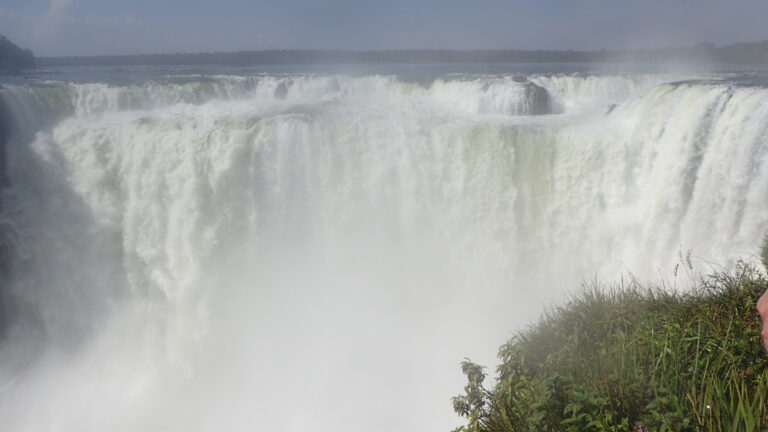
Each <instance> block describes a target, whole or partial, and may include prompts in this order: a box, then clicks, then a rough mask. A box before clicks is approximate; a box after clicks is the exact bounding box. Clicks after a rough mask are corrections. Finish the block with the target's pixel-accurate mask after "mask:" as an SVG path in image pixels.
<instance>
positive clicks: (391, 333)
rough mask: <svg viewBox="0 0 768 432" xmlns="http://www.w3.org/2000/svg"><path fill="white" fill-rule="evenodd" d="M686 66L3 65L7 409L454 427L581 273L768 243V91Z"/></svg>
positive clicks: (50, 421) (714, 258) (12, 426)
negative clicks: (623, 71)
mask: <svg viewBox="0 0 768 432" xmlns="http://www.w3.org/2000/svg"><path fill="white" fill-rule="evenodd" d="M678 78H679V77H668V76H659V75H607V76H598V75H569V74H563V75H530V76H511V75H449V76H445V77H441V78H439V79H436V80H434V81H432V82H430V83H426V84H425V83H416V82H409V81H407V80H404V79H401V78H398V77H395V76H377V75H367V76H347V75H315V74H285V75H281V74H272V75H253V76H198V75H186V76H168V77H163V78H161V79H156V80H148V81H145V82H138V83H128V84H121V85H115V84H105V83H68V82H44V83H38V84H31V85H6V86H4V87H2V89H0V102H2V105H3V106H4V107H5V110H0V115H2V116H3V118H2V119H0V120H2V121H0V138H3V137H6V138H7V140H6V141H7V142H6V143H5V146H4V147H3V148H4V149H5V159H6V169H5V171H4V177H5V178H6V179H7V181H6V182H5V186H4V188H3V191H2V195H1V196H0V202H1V203H2V215H1V218H0V220H1V223H0V228H1V229H2V236H1V237H2V239H3V242H2V244H3V251H2V253H0V256H2V258H3V260H4V261H5V262H4V263H3V264H2V266H0V270H2V273H3V274H2V277H1V278H0V280H2V282H3V286H2V287H1V288H0V290H1V291H0V294H2V295H0V301H1V302H2V306H3V308H2V311H3V313H2V315H1V316H2V318H3V319H2V323H3V328H4V332H3V337H4V339H3V340H2V342H0V424H4V425H6V427H7V428H8V429H7V430H9V431H44V430H57V431H58V430H62V431H103V430H112V431H135V430H173V431H175V430H179V431H198V430H199V431H209V430H217V431H218V430H227V431H241V430H242V431H245V430H255V429H257V428H262V427H263V428H268V429H272V430H291V431H293V430H306V429H309V428H312V429H315V430H354V429H365V430H382V431H384V430H393V429H406V430H434V431H446V430H449V429H451V428H452V427H454V426H455V424H458V421H457V420H455V419H454V417H452V414H451V409H450V403H449V397H450V396H451V395H453V394H457V393H459V392H460V390H461V385H462V384H461V383H462V380H461V378H462V377H461V376H460V374H459V373H458V372H457V371H458V369H457V365H458V363H459V361H460V360H461V359H462V357H463V356H465V355H471V356H472V357H473V358H474V359H479V360H480V361H481V362H483V361H485V362H486V363H490V362H491V361H492V360H491V359H492V358H493V355H494V348H495V347H496V346H497V345H498V344H499V343H501V342H502V341H503V340H504V339H505V338H506V337H507V335H508V334H509V332H510V331H511V330H513V329H514V328H516V327H517V326H521V325H523V324H525V323H526V322H529V321H530V320H531V319H533V318H534V317H535V316H536V314H537V313H538V312H539V311H540V310H541V307H542V305H544V304H547V303H548V302H552V301H557V300H558V299H559V298H560V297H559V296H561V295H562V294H563V293H565V292H567V291H568V290H573V289H578V286H579V283H580V282H581V281H582V280H584V279H591V278H593V277H594V276H595V275H597V277H599V278H600V279H602V280H608V281H610V280H613V279H614V278H618V277H621V276H622V275H625V274H626V273H627V272H630V273H631V274H633V275H635V276H637V277H639V278H641V279H644V280H655V279H656V278H658V277H667V278H674V271H675V267H676V264H677V263H678V262H679V259H680V256H681V255H685V254H687V253H688V251H689V250H690V251H691V253H692V255H694V256H696V257H700V258H699V259H697V260H696V263H697V265H699V266H700V270H701V271H706V270H707V265H708V263H710V262H712V263H719V264H721V265H724V266H733V265H734V264H735V263H736V262H737V260H740V259H746V260H750V259H753V256H752V255H753V254H755V253H756V252H757V248H758V245H759V242H760V239H761V237H762V234H763V233H764V232H765V231H766V230H767V229H768V89H766V88H764V87H760V86H749V85H741V84H739V85H736V84H733V83H729V82H728V81H727V80H688V81H680V80H678ZM4 125H7V127H4ZM6 131H7V132H6Z"/></svg>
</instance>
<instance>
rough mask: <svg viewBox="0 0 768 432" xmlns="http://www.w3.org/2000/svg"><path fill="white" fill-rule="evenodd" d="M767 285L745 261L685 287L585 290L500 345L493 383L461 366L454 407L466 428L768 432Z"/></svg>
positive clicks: (485, 431)
mask: <svg viewBox="0 0 768 432" xmlns="http://www.w3.org/2000/svg"><path fill="white" fill-rule="evenodd" d="M765 249H766V248H765V247H764V249H763V255H766V250H765ZM763 258H766V257H765V256H763ZM766 289H768V281H767V280H766V279H765V276H763V274H762V273H760V272H758V271H757V270H756V269H754V268H752V267H749V266H747V265H743V264H742V265H739V266H738V268H737V269H736V271H734V272H729V273H726V272H721V273H716V274H713V275H711V276H708V277H706V278H702V279H701V280H700V281H699V283H698V284H697V286H696V287H695V289H693V290H692V291H690V292H686V293H678V292H670V291H668V290H666V289H663V288H658V287H656V288H647V287H643V286H641V285H639V284H637V283H631V284H629V285H625V286H617V287H609V288H606V287H598V286H590V287H587V289H586V290H584V291H583V292H582V293H581V294H579V295H577V296H575V297H573V298H572V299H571V300H570V301H569V302H568V303H567V304H566V305H564V306H562V307H558V308H555V309H553V310H552V311H550V312H549V313H547V314H546V315H545V316H544V317H543V318H542V319H541V320H540V322H539V323H537V324H536V325H534V326H532V327H530V328H529V329H527V330H525V331H523V332H520V333H519V334H517V335H516V336H514V337H513V338H512V339H511V340H509V341H508V342H507V343H505V344H504V345H502V347H501V348H500V350H499V358H500V361H501V364H500V365H499V366H498V367H497V368H496V372H497V374H496V382H495V385H494V386H493V388H492V389H491V390H485V387H483V379H484V378H485V375H484V374H478V373H477V371H482V367H481V366H479V365H475V364H474V363H471V362H470V361H465V362H464V363H463V364H462V368H463V369H464V372H465V374H467V376H468V378H469V384H468V385H467V387H466V388H465V391H466V394H465V395H462V396H458V397H457V398H454V402H456V401H461V402H463V403H464V404H459V405H458V406H457V405H456V403H454V408H460V409H457V410H456V411H457V413H459V414H460V415H462V416H464V417H465V418H467V419H468V425H467V426H465V427H463V429H465V430H468V431H471V432H502V431H504V432H507V431H509V432H528V431H530V432H533V431H536V432H540V431H543V432H547V431H567V432H576V431H579V432H589V431H601V432H602V431H610V432H620V431H623V432H630V431H632V432H635V431H660V432H672V431H675V432H678V431H679V432H682V431H708V432H717V431H724V432H725V431H727V432H737V431H744V432H750V431H755V432H756V431H765V430H768V358H767V357H766V355H765V352H764V351H763V348H762V345H761V341H760V328H761V325H760V320H759V317H758V316H757V314H756V311H755V303H756V301H757V299H758V298H759V297H760V295H761V294H762V293H763V292H764V291H766Z"/></svg>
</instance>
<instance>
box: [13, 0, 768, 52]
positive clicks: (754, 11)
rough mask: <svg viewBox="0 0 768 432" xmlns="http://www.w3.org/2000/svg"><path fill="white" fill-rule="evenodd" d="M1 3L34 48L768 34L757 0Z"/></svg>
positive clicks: (723, 39)
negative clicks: (634, 0) (641, 0)
mask: <svg viewBox="0 0 768 432" xmlns="http://www.w3.org/2000/svg"><path fill="white" fill-rule="evenodd" d="M4 3H5V4H4V5H3V6H2V7H0V28H1V29H2V33H3V34H5V35H6V36H7V37H8V38H10V39H11V40H12V41H14V42H15V43H17V44H18V45H19V46H22V47H24V48H29V49H31V50H33V51H34V53H35V55H37V56H41V57H57V56H89V55H132V54H167V53H176V52H180V53H194V52H214V51H222V52H228V51H239V50H247V51H261V50H275V49H310V50H342V51H377V50H388V49H459V50H474V49H513V50H569V49H573V50H600V49H609V50H615V49H646V48H647V49H653V48H665V47H675V46H690V45H695V44H697V43H703V42H708V43H715V44H717V45H727V44H731V43H737V42H751V41H760V40H765V39H768V32H766V31H765V29H764V26H763V22H762V21H763V18H762V17H764V16H766V13H768V4H765V3H764V2H759V1H757V0H736V1H733V2H729V3H728V4H722V3H721V2H716V1H714V0H704V1H697V2H694V1H690V0H685V1H679V2H675V3H674V4H669V3H668V2H663V1H661V0H652V1H648V2H644V3H642V4H627V3H615V2H609V1H607V0H586V1H582V2H579V3H578V4H576V3H575V2H568V1H566V0H551V1H548V2H531V1H513V2H509V1H501V0H486V1H483V2H482V3H469V2H467V1H459V0H449V1H441V2H438V1H436V0H427V1H422V2H419V3H416V4H411V3H408V2H405V1H402V0H395V1H391V2H387V3H376V4H359V3H357V2H352V1H349V0H328V1H325V2H322V3H320V2H311V1H309V0H291V1H287V2H280V3H279V4H273V3H265V2H256V3H248V2H245V1H241V0H231V1H227V2H219V3H217V4H215V5H214V4H205V3H202V2H181V1H180V0H168V1H166V2H163V3H162V4H158V3H154V2H148V1H137V2H131V3H130V4H125V3H119V2H114V1H96V0H6V1H5V2H4ZM681 23H684V24H685V25H681ZM351 35H354V37H350V36H351Z"/></svg>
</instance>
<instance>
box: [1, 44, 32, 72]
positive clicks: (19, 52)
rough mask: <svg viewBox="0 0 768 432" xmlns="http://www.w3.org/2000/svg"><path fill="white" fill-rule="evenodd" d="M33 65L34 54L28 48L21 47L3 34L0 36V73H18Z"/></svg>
mask: <svg viewBox="0 0 768 432" xmlns="http://www.w3.org/2000/svg"><path fill="white" fill-rule="evenodd" d="M34 67H35V56H34V55H33V54H32V51H30V50H28V49H21V48H19V47H17V46H16V45H15V44H14V43H13V42H11V41H10V40H8V38H6V37H5V36H0V73H18V72H20V71H21V70H22V69H32V68H34Z"/></svg>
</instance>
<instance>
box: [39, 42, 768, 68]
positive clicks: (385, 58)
mask: <svg viewBox="0 0 768 432" xmlns="http://www.w3.org/2000/svg"><path fill="white" fill-rule="evenodd" d="M668 61H675V62H686V61H690V62H713V63H742V64H744V63H748V64H768V41H762V42H748V43H738V44H734V45H728V46H722V47H718V46H716V45H714V44H699V45H696V46H693V47H681V48H664V49H647V50H624V51H619V50H600V51H573V50H567V51H563V50H560V51H545V50H440V49H407V50H381V51H341V50H266V51H235V52H213V53H176V54H146V55H110V56H83V57H45V58H40V59H38V63H39V64H40V65H41V66H75V65H78V66H95V65H101V66H128V65H167V66H174V65H227V66H252V65H275V64H286V65H290V64H324V63H325V64H376V63H598V62H647V63H656V62H668Z"/></svg>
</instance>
